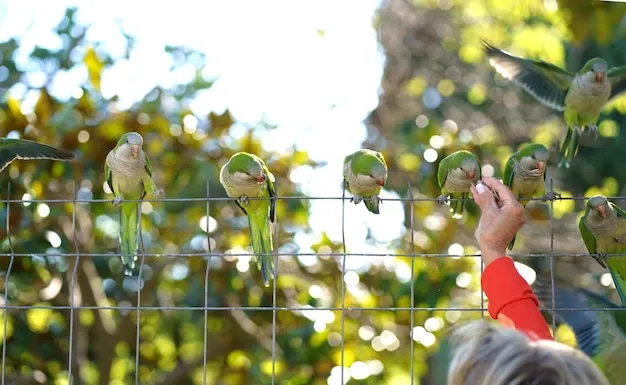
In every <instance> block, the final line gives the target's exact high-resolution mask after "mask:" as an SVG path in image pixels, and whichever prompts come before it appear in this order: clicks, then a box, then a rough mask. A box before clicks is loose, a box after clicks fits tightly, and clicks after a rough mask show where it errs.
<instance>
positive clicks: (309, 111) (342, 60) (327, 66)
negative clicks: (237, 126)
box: [0, 0, 404, 253]
mask: <svg viewBox="0 0 626 385" xmlns="http://www.w3.org/2000/svg"><path fill="white" fill-rule="evenodd" d="M86 4H88V5H86ZM153 4H154V3H152V4H151V6H150V8H149V9H148V8H146V3H144V2H132V1H125V2H121V1H108V2H89V3H87V2H85V1H69V0H58V1H54V2H42V1H24V0H8V1H0V41H4V40H6V39H7V38H9V37H11V36H19V37H20V38H21V48H20V51H19V53H18V61H19V60H20V58H21V61H23V63H24V65H27V61H26V59H27V57H28V54H29V53H30V51H31V50H32V48H33V47H34V46H35V45H40V46H43V47H46V48H54V47H57V46H59V45H60V44H61V41H60V40H59V39H58V37H56V35H55V34H53V33H52V32H51V31H52V28H53V27H54V26H56V25H57V24H58V22H59V21H60V20H61V19H62V17H63V14H64V12H65V9H66V8H67V7H68V6H77V7H78V13H77V17H78V21H79V23H81V24H89V25H91V27H90V29H89V32H88V35H87V39H88V40H90V41H101V42H104V45H103V48H104V49H105V50H107V51H108V52H109V53H110V54H111V55H112V56H113V57H115V56H121V55H122V53H123V49H124V47H125V40H124V38H123V36H122V35H121V33H120V28H119V27H120V26H121V27H122V29H123V30H124V31H125V32H126V33H127V34H130V35H132V36H134V37H135V38H136V48H135V50H134V51H133V53H132V55H131V57H130V59H129V60H121V61H118V63H117V64H116V65H115V66H113V67H112V68H109V69H106V70H105V72H104V73H103V77H102V92H103V94H104V95H105V96H112V95H115V94H117V95H118V96H119V97H120V102H119V105H120V107H124V105H126V106H128V105H130V104H132V103H133V102H134V101H135V100H138V99H140V98H141V97H143V96H144V95H145V94H146V93H147V92H148V91H149V90H150V89H152V88H153V87H154V86H155V84H160V85H162V86H168V85H171V84H174V83H176V82H182V81H185V80H186V79H187V81H188V80H191V76H193V73H194V72H193V70H192V68H191V65H189V66H181V67H180V68H179V69H177V70H176V71H174V73H170V72H169V68H170V64H171V58H170V57H169V55H167V54H166V53H165V52H164V51H163V46H164V45H165V44H169V45H185V46H187V47H190V48H193V49H196V50H198V51H201V52H203V53H205V54H206V55H207V60H206V62H207V68H206V69H205V74H206V75H207V77H209V78H211V77H214V76H217V77H218V80H217V81H216V83H215V85H214V86H213V87H212V88H211V90H209V91H208V92H206V93H203V94H202V95H200V97H198V98H197V100H195V101H194V102H193V103H192V105H191V108H192V110H193V111H194V113H196V114H198V115H207V114H208V113H209V112H210V111H216V112H221V111H223V110H224V109H225V108H226V107H228V108H229V110H230V111H231V113H232V114H233V115H234V116H235V118H236V119H237V120H238V121H239V122H242V123H250V124H255V123H257V122H259V121H260V120H262V119H265V120H267V121H270V122H271V123H273V124H274V125H277V126H278V128H277V129H276V130H273V131H270V132H269V133H267V134H266V135H264V137H263V139H262V140H263V142H264V145H265V147H266V148H267V149H268V150H269V151H277V152H282V151H289V150H290V148H291V147H292V146H293V145H294V144H295V145H296V147H297V148H298V149H300V150H305V151H307V152H308V153H309V155H310V156H311V157H312V158H313V159H314V160H317V161H323V162H326V163H327V165H326V166H324V167H321V168H319V169H314V170H313V169H309V168H301V169H299V170H298V171H297V172H296V173H294V174H293V175H292V178H293V179H294V182H297V183H300V185H301V187H302V191H303V192H304V193H305V194H307V195H310V196H335V197H339V196H341V194H342V189H341V180H342V164H343V158H344V156H345V155H347V154H349V153H351V152H354V151H356V150H358V149H360V148H361V143H362V142H363V140H364V139H365V135H366V131H365V126H364V125H363V123H362V122H363V120H364V119H365V117H366V116H367V114H368V113H369V112H370V111H371V110H372V109H374V108H376V106H377V103H378V92H379V85H380V80H381V76H382V71H383V64H384V55H383V54H382V51H381V50H380V48H379V45H378V42H377V39H376V32H375V30H374V29H373V27H372V18H373V15H374V11H375V10H376V8H377V7H378V6H379V1H378V0H348V1H341V2H337V1H332V0H322V1H298V2H294V1H290V0H276V1H265V2H256V1H238V0H235V1H219V2H218V1H206V2H203V5H202V7H203V8H202V9H200V8H199V7H198V5H197V4H198V3H197V2H196V1H190V0H179V1H176V2H174V3H167V4H168V5H167V6H164V5H159V6H156V5H153ZM319 30H321V31H323V36H321V35H320V33H319V32H318V31H319ZM35 78H36V75H33V79H35ZM83 78H84V72H83V71H76V72H74V73H62V74H60V75H58V78H57V79H55V81H54V82H53V83H52V85H51V93H52V94H54V95H55V96H59V97H65V98H69V97H70V96H72V95H75V94H76V92H77V90H78V89H79V84H80V82H81V81H82V80H83ZM12 91H13V93H14V95H13V96H16V97H20V98H22V97H24V95H21V94H20V90H19V89H17V90H12ZM34 96H35V95H34V94H33V95H32V97H29V96H28V95H27V96H26V97H25V101H24V105H25V106H26V107H25V108H28V105H29V104H30V105H34V102H35V98H34ZM381 197H382V198H383V199H384V198H385V197H397V195H396V194H395V193H388V192H385V191H383V193H382V194H381ZM345 220H346V222H345V237H346V244H347V247H348V249H349V250H350V251H351V252H355V253H361V252H367V251H368V250H371V251H373V252H381V250H380V249H372V247H371V246H368V245H366V244H365V243H364V240H365V238H366V236H367V232H368V227H369V228H370V230H371V232H372V234H373V235H374V237H375V238H376V239H377V240H378V241H380V242H381V243H383V244H384V243H386V242H389V241H392V240H394V239H397V238H398V237H400V236H401V235H402V233H403V232H404V229H403V227H402V223H403V220H404V213H403V208H402V204H401V203H400V202H394V201H387V202H383V204H382V208H381V214H380V215H379V216H376V215H373V214H371V213H369V212H368V211H367V210H366V209H365V207H364V206H363V204H362V203H361V204H360V205H358V206H355V205H353V204H346V209H345ZM390 224H397V226H396V225H394V226H391V225H390ZM310 225H311V227H312V229H313V233H314V234H315V235H314V236H313V237H310V236H306V235H302V234H301V235H300V236H299V237H298V238H297V242H298V243H299V244H300V245H301V246H302V247H303V250H301V251H302V252H306V251H307V250H305V249H306V248H307V245H310V244H312V243H314V242H315V241H317V239H316V237H317V236H318V235H319V234H321V233H322V231H326V232H327V233H328V234H329V236H330V237H331V239H333V240H334V241H338V242H341V240H342V226H341V202H340V201H327V200H324V201H312V203H311V215H310ZM383 246H384V245H383Z"/></svg>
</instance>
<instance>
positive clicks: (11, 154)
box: [0, 138, 74, 171]
mask: <svg viewBox="0 0 626 385" xmlns="http://www.w3.org/2000/svg"><path fill="white" fill-rule="evenodd" d="M15 159H28V160H30V159H52V160H72V159H74V154H72V153H71V152H67V151H64V150H59V149H56V148H54V147H50V146H47V145H45V144H41V143H37V142H33V141H30V140H25V139H7V138H0V171H2V170H4V169H5V168H6V167H7V166H8V165H9V164H11V162H13V161H14V160H15Z"/></svg>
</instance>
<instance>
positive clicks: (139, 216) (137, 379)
mask: <svg viewBox="0 0 626 385" xmlns="http://www.w3.org/2000/svg"><path fill="white" fill-rule="evenodd" d="M143 192H144V188H143V185H142V186H141V189H140V193H139V196H143ZM142 203H143V202H142V199H139V202H138V204H137V226H136V228H135V231H137V235H138V237H137V238H138V239H139V244H138V247H141V253H142V254H141V264H140V265H139V272H138V273H137V328H136V333H137V336H136V337H135V385H138V384H139V337H140V336H139V334H140V332H141V287H142V285H141V283H142V278H141V273H142V271H143V264H144V262H145V259H146V257H145V254H146V249H145V245H144V243H143V235H142V233H141V205H142ZM133 247H134V245H133ZM131 252H133V253H134V252H135V251H134V250H131Z"/></svg>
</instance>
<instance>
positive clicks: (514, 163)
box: [503, 143, 560, 250]
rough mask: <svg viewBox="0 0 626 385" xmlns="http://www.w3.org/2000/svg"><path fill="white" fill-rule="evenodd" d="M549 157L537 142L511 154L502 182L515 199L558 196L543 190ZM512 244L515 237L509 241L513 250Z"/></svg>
mask: <svg viewBox="0 0 626 385" xmlns="http://www.w3.org/2000/svg"><path fill="white" fill-rule="evenodd" d="M549 157H550V155H549V152H548V149H547V148H546V147H545V146H544V145H543V144H539V143H531V144H528V145H526V146H524V147H522V148H521V149H520V150H519V151H518V152H516V153H515V154H513V155H511V157H510V158H509V160H508V161H507V162H506V166H505V167H504V180H503V182H504V184H505V185H507V186H508V187H509V188H510V189H511V192H513V194H514V195H515V196H517V199H520V198H523V199H529V198H534V197H543V199H544V201H545V200H552V199H554V198H555V197H557V196H560V194H558V193H554V192H548V193H546V192H545V191H546V185H545V180H546V165H547V163H548V159H549ZM544 194H545V195H544ZM520 203H521V204H522V206H524V207H526V205H527V204H528V201H527V200H523V201H521V202H520ZM514 245H515V237H513V239H512V240H511V243H509V250H513V246H514Z"/></svg>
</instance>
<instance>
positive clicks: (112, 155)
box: [104, 132, 163, 275]
mask: <svg viewBox="0 0 626 385" xmlns="http://www.w3.org/2000/svg"><path fill="white" fill-rule="evenodd" d="M142 146H143V138H142V137H141V135H140V134H138V133H136V132H128V133H126V134H124V135H122V137H121V138H120V139H119V141H118V142H117V144H116V145H115V148H113V149H112V150H111V151H110V152H109V154H108V155H107V158H106V162H105V164H104V175H105V178H106V182H107V184H108V186H109V188H110V189H111V191H113V194H114V195H115V199H114V200H113V204H114V205H115V206H119V205H120V204H121V205H122V214H121V218H120V244H121V248H122V264H123V265H124V274H126V275H132V274H133V269H134V268H135V261H136V260H137V255H136V252H137V247H138V243H137V231H138V229H139V228H138V222H137V219H138V217H137V211H138V208H139V202H126V203H122V201H123V200H124V199H129V200H139V199H141V198H143V197H144V196H146V193H148V194H154V195H155V196H156V197H157V198H158V197H159V196H161V194H162V193H163V190H159V189H158V188H157V186H156V184H155V183H154V180H152V165H151V164H150V159H149V158H148V156H147V155H146V153H145V152H143V149H142ZM142 190H143V191H142Z"/></svg>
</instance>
